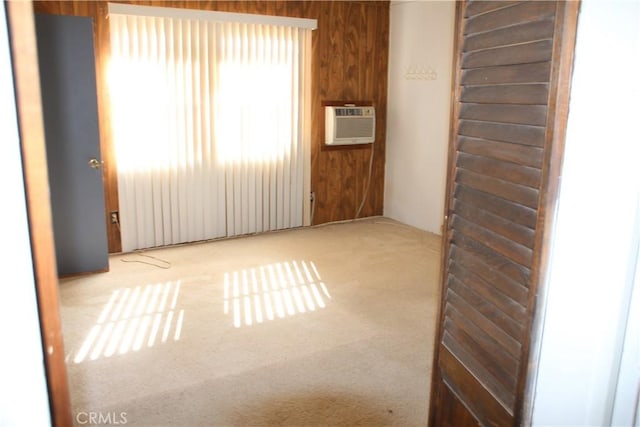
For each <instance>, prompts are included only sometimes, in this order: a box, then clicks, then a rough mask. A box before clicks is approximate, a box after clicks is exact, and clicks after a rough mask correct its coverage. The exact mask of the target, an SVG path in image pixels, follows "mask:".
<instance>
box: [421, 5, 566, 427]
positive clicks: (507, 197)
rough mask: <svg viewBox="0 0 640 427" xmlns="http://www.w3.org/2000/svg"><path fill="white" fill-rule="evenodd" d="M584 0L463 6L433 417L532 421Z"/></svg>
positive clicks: (433, 420)
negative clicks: (543, 294)
mask: <svg viewBox="0 0 640 427" xmlns="http://www.w3.org/2000/svg"><path fill="white" fill-rule="evenodd" d="M577 12H578V3H576V2H566V3H565V2H538V1H531V2H529V1H525V2H512V1H503V2H484V1H470V2H467V3H462V4H458V11H457V27H456V31H457V43H456V52H455V53H456V59H455V64H454V67H455V72H456V78H455V84H454V88H453V91H454V102H453V113H452V114H453V116H452V133H451V134H452V138H451V148H450V154H449V162H450V164H449V177H448V187H447V202H446V203H447V221H446V225H447V228H446V231H447V233H446V242H445V246H444V251H443V276H442V277H443V284H442V302H441V313H440V320H439V327H438V335H437V341H436V351H435V360H434V369H433V382H432V389H431V410H430V424H431V425H438V426H449V425H451V426H459V425H474V424H480V425H499V426H508V425H520V424H527V423H528V417H529V415H528V410H527V407H528V403H529V402H528V400H529V393H528V392H527V391H526V389H527V387H528V385H529V383H528V380H529V379H530V378H531V375H533V374H534V373H535V372H534V371H535V360H534V359H535V358H531V354H530V353H531V351H530V349H531V345H532V339H534V338H535V336H536V334H535V333H534V331H533V329H534V328H533V325H534V320H535V319H536V317H535V308H536V300H537V298H538V292H539V290H540V289H541V287H539V286H538V283H540V282H542V281H543V280H544V270H545V265H546V258H547V250H548V248H547V245H546V240H547V238H548V233H549V231H550V229H551V225H552V221H553V210H554V204H555V202H554V201H555V194H556V189H557V186H558V176H559V167H560V164H561V157H562V147H563V141H564V129H565V125H566V116H567V108H566V104H567V101H568V92H569V81H570V75H571V64H572V58H573V47H574V43H575V30H576V21H577Z"/></svg>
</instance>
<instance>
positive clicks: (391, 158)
mask: <svg viewBox="0 0 640 427" xmlns="http://www.w3.org/2000/svg"><path fill="white" fill-rule="evenodd" d="M390 20H391V22H390V25H391V28H390V35H389V85H388V91H389V96H388V104H387V146H386V147H387V148H386V149H387V152H386V171H385V195H384V214H385V216H388V217H390V218H393V219H396V220H398V221H401V222H404V223H406V224H409V225H412V226H415V227H418V228H421V229H423V230H427V231H430V232H433V233H437V234H441V225H442V223H443V216H444V193H445V184H446V172H447V149H448V140H449V116H450V105H451V99H450V98H451V68H452V60H453V31H454V21H455V2H454V1H415V2H412V1H406V2H404V1H403V2H395V1H392V2H391V17H390ZM422 67H425V68H426V67H431V68H432V69H433V70H434V71H435V72H436V73H437V77H436V79H435V80H419V79H418V80H410V79H406V78H405V72H406V71H407V69H408V68H417V69H418V70H420V69H421V68H422Z"/></svg>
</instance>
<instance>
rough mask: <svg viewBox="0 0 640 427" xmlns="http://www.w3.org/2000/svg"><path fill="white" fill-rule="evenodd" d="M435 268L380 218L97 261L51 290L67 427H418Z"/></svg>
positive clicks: (413, 233)
mask: <svg viewBox="0 0 640 427" xmlns="http://www.w3.org/2000/svg"><path fill="white" fill-rule="evenodd" d="M132 261H133V262H132ZM439 262H440V237H439V236H436V235H433V234H430V233H426V232H423V231H420V230H417V229H414V228H411V227H408V226H405V225H403V224H400V223H398V222H395V221H392V220H389V219H386V218H371V219H366V220H359V221H355V222H349V223H340V224H331V225H326V226H320V227H312V228H304V229H297V230H290V231H283V232H277V233H267V234H261V235H255V236H250V237H243V238H237V239H228V240H220V241H215V242H207V243H199V244H192V245H183V246H176V247H169V248H163V249H157V250H149V251H145V252H144V253H143V254H139V253H138V254H124V255H117V256H112V257H111V258H110V272H108V273H103V274H96V275H92V276H86V277H78V278H71V279H65V280H62V281H61V285H60V293H61V315H62V321H63V332H64V342H65V350H66V360H67V369H68V377H69V387H70V390H71V400H72V410H73V414H74V419H75V422H76V424H77V425H86V424H87V421H88V420H89V419H90V418H89V417H92V416H93V417H94V420H96V421H102V423H103V424H108V423H111V424H118V423H120V424H125V423H126V424H127V425H132V426H185V427H186V426H316V425H336V426H338V425H341V426H387V425H389V426H420V425H426V423H427V409H428V408H427V406H428V399H429V386H430V383H429V381H430V377H431V375H430V373H431V359H432V355H433V339H434V338H433V336H434V331H435V324H436V313H437V304H438V275H439ZM114 421H115V422H114Z"/></svg>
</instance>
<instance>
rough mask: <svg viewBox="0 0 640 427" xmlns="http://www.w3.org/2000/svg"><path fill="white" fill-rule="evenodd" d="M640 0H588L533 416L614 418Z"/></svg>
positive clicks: (633, 161)
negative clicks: (637, 0) (635, 0)
mask: <svg viewBox="0 0 640 427" xmlns="http://www.w3.org/2000/svg"><path fill="white" fill-rule="evenodd" d="M639 29H640V3H639V2H631V1H608V2H602V1H599V0H585V1H584V2H583V3H582V7H581V13H580V17H579V21H578V38H577V46H576V59H575V68H574V75H573V81H572V90H571V100H570V112H569V122H568V129H567V140H566V149H565V160H564V165H563V173H562V183H561V188H560V196H559V197H560V198H559V209H558V217H557V223H556V227H557V228H556V232H555V235H554V236H553V241H552V245H553V246H552V257H551V266H550V267H551V271H550V276H549V282H548V294H547V295H548V296H547V306H546V316H545V321H544V325H543V327H544V330H543V335H542V346H541V353H540V365H539V371H538V378H537V384H536V388H535V400H534V407H533V422H534V424H535V425H545V426H546V425H574V426H577V425H610V423H611V410H612V407H613V399H614V391H615V387H616V380H617V375H618V368H619V364H620V354H621V348H622V343H623V338H624V332H625V329H624V328H625V324H626V320H627V312H628V301H629V297H630V295H631V288H632V283H633V270H634V267H635V263H636V258H635V257H634V256H633V254H634V252H635V250H637V245H638V239H640V235H639V234H640V233H639V231H638V230H639V229H640V212H638V211H637V206H638V199H639V197H640V163H639V162H640V138H639V137H638V132H637V123H638V121H639V120H640V117H639V113H640V110H639V109H638V105H637V100H638V98H639V97H640V90H639V89H638V69H640V36H639V32H638V31H639Z"/></svg>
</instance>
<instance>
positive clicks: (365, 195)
mask: <svg viewBox="0 0 640 427" xmlns="http://www.w3.org/2000/svg"><path fill="white" fill-rule="evenodd" d="M373 148H374V146H373V144H371V156H370V157H369V173H368V177H367V187H366V188H365V190H364V194H363V195H362V202H360V206H359V207H358V210H357V211H356V216H355V218H354V219H358V217H360V213H362V208H363V207H364V202H365V201H366V200H367V196H368V195H369V187H371V172H372V170H373V153H374V152H375V151H374V149H373Z"/></svg>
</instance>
